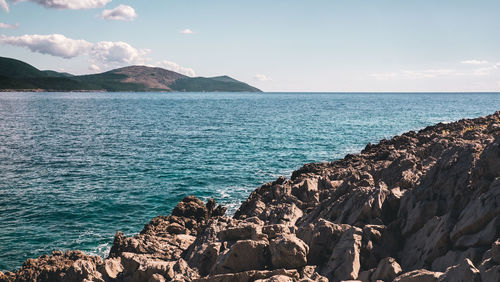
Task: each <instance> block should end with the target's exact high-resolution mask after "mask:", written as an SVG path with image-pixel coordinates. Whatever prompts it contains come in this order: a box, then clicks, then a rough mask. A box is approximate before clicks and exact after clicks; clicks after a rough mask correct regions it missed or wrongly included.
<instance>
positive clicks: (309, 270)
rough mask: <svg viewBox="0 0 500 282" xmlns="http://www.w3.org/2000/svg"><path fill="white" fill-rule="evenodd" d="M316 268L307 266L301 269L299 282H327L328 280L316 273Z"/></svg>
mask: <svg viewBox="0 0 500 282" xmlns="http://www.w3.org/2000/svg"><path fill="white" fill-rule="evenodd" d="M317 270H318V267H317V266H315V265H307V266H304V267H303V268H302V271H301V272H300V278H301V281H321V282H328V279H327V278H326V277H324V276H322V275H320V274H319V273H318V272H317Z"/></svg>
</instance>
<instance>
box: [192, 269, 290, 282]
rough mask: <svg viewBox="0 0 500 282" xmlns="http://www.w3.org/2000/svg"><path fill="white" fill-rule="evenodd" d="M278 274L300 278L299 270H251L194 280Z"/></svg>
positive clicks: (242, 281)
mask: <svg viewBox="0 0 500 282" xmlns="http://www.w3.org/2000/svg"><path fill="white" fill-rule="evenodd" d="M276 275H281V276H287V277H291V278H292V279H293V280H294V281H297V280H299V278H300V275H299V273H298V272H297V270H295V269H293V270H285V269H276V270H250V271H243V272H238V273H226V274H217V275H211V276H209V277H204V278H199V279H194V280H193V282H250V281H255V280H258V279H267V278H271V277H273V276H276Z"/></svg>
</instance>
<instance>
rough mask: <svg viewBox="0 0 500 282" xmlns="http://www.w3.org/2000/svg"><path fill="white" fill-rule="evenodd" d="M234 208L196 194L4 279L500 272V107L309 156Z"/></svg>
mask: <svg viewBox="0 0 500 282" xmlns="http://www.w3.org/2000/svg"><path fill="white" fill-rule="evenodd" d="M224 213H225V209H224V208H223V207H221V206H216V204H215V201H213V200H210V201H208V203H203V202H202V201H200V200H199V199H197V198H195V197H186V198H185V199H183V200H182V201H181V202H180V203H179V204H178V205H177V207H176V208H175V209H174V210H173V212H172V214H171V215H169V216H159V217H156V218H154V219H153V220H151V222H150V223H148V224H147V225H146V226H145V227H144V229H143V230H142V231H141V232H140V233H139V234H138V235H136V236H133V237H127V236H125V235H124V234H122V233H121V232H118V233H117V234H116V236H115V240H114V242H113V246H112V248H111V251H110V254H109V257H108V258H107V259H102V258H99V257H92V256H87V255H85V254H83V253H81V252H77V251H76V252H67V253H64V254H63V253H61V252H56V253H53V254H52V255H50V256H42V257H40V258H38V259H34V260H33V259H32V260H27V261H26V262H25V263H24V264H23V266H22V267H21V269H19V270H17V271H16V272H7V273H0V281H15V280H17V281H28V280H37V281H83V280H85V279H86V280H88V281H171V280H176V281H327V280H330V281H345V280H358V281H380V280H382V281H400V282H402V281H483V282H488V281H500V236H499V235H500V230H499V229H500V113H499V112H497V113H495V114H493V115H491V116H487V117H482V118H477V119H472V120H461V121H458V122H455V123H449V124H437V125H435V126H431V127H427V128H425V129H422V130H420V131H419V132H413V131H410V132H408V133H405V134H403V135H401V136H396V137H394V138H392V139H391V140H382V141H381V142H380V143H379V144H377V145H371V144H369V145H367V146H366V148H365V149H364V150H363V151H362V152H361V153H360V154H357V155H347V156H346V157H345V158H343V159H341V160H338V161H335V162H330V163H314V164H307V165H305V166H303V167H302V168H301V169H299V170H297V171H295V172H294V173H293V174H292V175H291V178H290V179H286V178H285V177H280V178H278V179H277V180H275V181H273V182H269V183H266V184H264V185H262V186H261V187H259V188H257V189H256V190H255V191H254V192H252V193H251V195H250V196H249V197H248V199H247V200H246V201H245V202H244V203H243V204H242V205H241V206H240V208H239V209H238V211H237V212H236V213H235V215H234V217H232V218H231V217H227V216H225V215H224Z"/></svg>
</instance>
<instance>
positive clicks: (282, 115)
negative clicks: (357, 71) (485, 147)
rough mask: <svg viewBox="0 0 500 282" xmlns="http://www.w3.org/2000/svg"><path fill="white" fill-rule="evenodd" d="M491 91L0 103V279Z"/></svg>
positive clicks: (497, 99) (92, 249)
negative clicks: (29, 263)
mask: <svg viewBox="0 0 500 282" xmlns="http://www.w3.org/2000/svg"><path fill="white" fill-rule="evenodd" d="M499 94H500V93H497V92H390V93H387V92H385V93H384V92H375V93H368V92H352V93H348V92H329V93H324V92H272V93H183V92H174V93H143V92H141V93H134V92H123V93H106V92H104V93H103V92H97V93H92V92H83V93H77V92H71V93H70V92H37V93H34V92H29V93H21V92H5V93H0V171H1V175H0V196H1V197H0V207H1V209H0V224H1V226H2V228H1V229H0V241H1V242H2V243H1V244H0V271H3V270H13V269H15V268H17V267H19V266H20V265H21V263H22V262H23V261H24V260H25V259H27V258H32V257H37V256H39V255H42V254H46V253H50V252H51V251H53V250H67V249H81V250H83V251H85V252H88V253H90V254H97V255H101V256H106V255H107V253H108V252H109V248H110V246H111V244H112V241H113V236H114V234H115V233H116V231H117V230H121V231H123V232H124V233H125V234H127V235H132V234H136V233H138V232H139V231H140V230H141V229H142V227H143V226H144V224H145V223H147V222H149V220H150V219H152V218H153V217H155V216H157V215H168V214H170V212H171V211H172V209H173V208H174V207H175V205H176V204H177V202H178V201H179V200H181V199H182V198H183V197H185V196H187V195H195V196H197V197H200V198H201V199H204V200H206V199H208V198H214V199H216V200H217V201H218V202H220V203H222V204H223V205H225V206H227V207H228V211H229V213H230V214H231V213H234V212H235V211H236V209H237V207H238V206H239V204H240V203H241V201H243V200H245V199H246V198H247V197H248V195H249V194H250V192H251V191H253V190H254V189H255V188H257V187H258V186H260V185H261V184H263V183H265V182H269V181H273V180H274V179H276V178H277V177H279V176H282V175H284V176H286V177H289V176H290V174H291V173H292V171H294V170H296V169H298V168H300V167H301V166H302V165H303V164H305V163H311V162H325V161H334V160H337V159H340V158H342V157H344V156H345V155H346V154H351V153H358V152H359V151H361V150H362V149H363V148H364V147H365V146H366V145H367V144H368V143H378V142H379V141H380V140H382V139H384V138H386V139H388V138H391V137H393V136H395V135H399V134H402V133H404V132H406V131H409V130H415V131H416V130H419V129H422V128H425V127H426V126H429V125H433V124H435V123H439V122H451V121H456V120H459V119H463V118H474V117H479V116H484V115H488V114H492V113H493V112H495V111H497V110H500V95H499Z"/></svg>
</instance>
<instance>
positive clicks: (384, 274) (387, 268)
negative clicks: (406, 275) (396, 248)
mask: <svg viewBox="0 0 500 282" xmlns="http://www.w3.org/2000/svg"><path fill="white" fill-rule="evenodd" d="M401 272H402V269H401V266H400V265H399V264H398V263H397V262H396V260H395V259H394V258H391V257H388V258H385V259H382V260H381V261H380V262H379V264H378V266H377V268H376V269H375V271H374V272H373V274H372V275H371V280H372V281H375V280H384V281H391V280H393V279H394V278H396V276H398V275H399V274H400V273H401Z"/></svg>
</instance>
